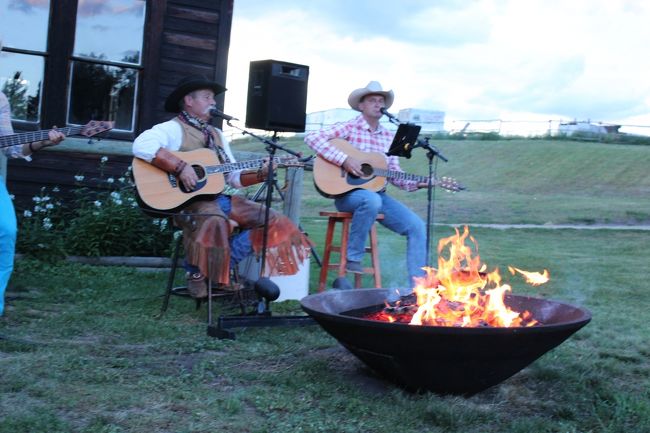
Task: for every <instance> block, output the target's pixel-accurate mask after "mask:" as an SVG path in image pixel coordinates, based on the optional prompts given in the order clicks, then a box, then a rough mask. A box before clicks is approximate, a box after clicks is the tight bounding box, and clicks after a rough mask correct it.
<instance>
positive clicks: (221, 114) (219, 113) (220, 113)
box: [210, 108, 239, 122]
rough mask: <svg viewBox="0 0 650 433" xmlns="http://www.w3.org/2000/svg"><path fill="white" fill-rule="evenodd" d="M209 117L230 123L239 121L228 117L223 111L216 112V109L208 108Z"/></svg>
mask: <svg viewBox="0 0 650 433" xmlns="http://www.w3.org/2000/svg"><path fill="white" fill-rule="evenodd" d="M210 116H212V117H221V118H222V119H224V120H225V121H227V122H230V121H231V120H239V119H238V118H236V117H233V116H228V115H227V114H225V113H224V112H223V111H221V110H217V109H216V108H210Z"/></svg>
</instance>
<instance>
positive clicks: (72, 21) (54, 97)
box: [2, 0, 166, 140]
mask: <svg viewBox="0 0 650 433" xmlns="http://www.w3.org/2000/svg"><path fill="white" fill-rule="evenodd" d="M160 3H162V4H160ZM164 3H166V2H164V1H158V2H154V1H151V0H145V16H144V34H143V36H142V38H143V40H142V53H141V63H140V65H135V64H131V65H128V66H125V64H124V63H121V62H115V61H108V60H107V61H96V62H93V61H92V59H89V58H86V57H81V56H75V55H73V50H74V45H75V35H76V25H77V8H78V0H51V1H50V11H49V19H48V30H47V43H46V48H45V52H41V51H34V50H26V49H19V48H11V47H3V48H2V50H3V51H6V52H10V53H18V54H27V55H36V56H41V57H43V60H44V71H43V83H42V86H41V95H40V98H41V101H40V103H41V113H40V114H41V117H40V122H32V121H25V120H15V119H12V125H13V127H14V129H15V130H17V131H36V130H40V129H49V128H51V127H52V126H54V125H57V126H68V123H67V118H68V110H69V108H70V107H69V103H70V101H69V95H70V87H71V84H72V83H71V75H72V64H73V62H75V61H81V62H88V63H97V64H105V65H108V66H117V67H128V68H131V69H134V70H136V71H137V82H138V85H137V86H136V89H135V96H134V107H133V117H134V121H133V131H124V130H122V131H117V130H111V131H110V132H108V134H107V135H106V136H107V137H108V138H114V139H118V140H119V139H122V140H133V139H134V138H135V136H137V134H138V133H139V131H140V130H141V128H140V123H141V121H142V118H143V115H144V117H148V116H147V115H146V114H145V111H144V110H143V101H146V100H150V99H151V98H150V97H148V96H146V95H150V94H151V92H152V91H154V89H153V88H152V87H151V86H150V85H145V83H144V82H143V78H144V75H145V71H147V70H149V71H154V70H155V66H156V64H155V62H156V58H155V57H154V56H153V55H152V54H155V53H149V48H150V47H155V46H156V43H159V42H160V41H159V39H157V38H156V36H155V35H153V34H152V32H150V31H149V28H150V26H151V25H154V26H155V27H157V28H160V27H161V24H162V20H163V11H164V8H165V6H164ZM159 37H160V36H158V38H159ZM156 41H157V42H156ZM57 83H64V85H58V84H57ZM148 84H152V83H148ZM149 110H151V108H149ZM96 120H105V119H96Z"/></svg>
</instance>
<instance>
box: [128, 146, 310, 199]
mask: <svg viewBox="0 0 650 433" xmlns="http://www.w3.org/2000/svg"><path fill="white" fill-rule="evenodd" d="M171 153H172V154H174V155H176V156H178V157H179V158H181V159H182V160H184V161H185V162H187V164H188V165H190V166H191V167H192V168H193V169H194V172H195V173H196V175H197V176H198V178H199V181H198V182H197V184H196V186H195V188H194V189H193V190H191V191H190V190H188V189H187V188H185V186H184V185H183V183H182V182H180V181H179V180H178V178H177V177H176V176H174V175H173V174H171V173H167V172H166V171H164V170H161V169H159V168H157V167H154V166H153V165H152V164H150V163H148V162H146V161H144V160H142V159H140V158H133V180H134V182H135V187H136V190H137V193H138V196H139V199H140V201H141V202H142V203H143V204H144V205H145V206H146V207H148V208H150V209H153V210H157V211H165V212H172V211H176V210H178V209H180V208H182V207H183V206H184V205H186V203H188V202H190V201H192V200H198V199H206V198H210V197H214V196H216V195H217V194H219V193H220V192H221V191H223V189H224V187H225V185H226V180H225V178H224V173H228V172H232V171H237V170H245V169H253V168H258V167H259V166H260V165H262V163H263V162H264V159H250V160H246V161H241V162H231V163H226V164H221V163H220V161H219V158H218V157H217V154H216V153H215V151H214V150H212V149H208V148H205V149H196V150H191V151H188V152H171ZM273 165H274V167H275V166H282V167H289V166H297V167H299V166H303V165H304V163H302V162H300V161H299V160H298V159H297V158H295V157H276V158H273Z"/></svg>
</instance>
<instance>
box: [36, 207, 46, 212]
mask: <svg viewBox="0 0 650 433" xmlns="http://www.w3.org/2000/svg"><path fill="white" fill-rule="evenodd" d="M34 212H45V208H44V207H40V206H34Z"/></svg>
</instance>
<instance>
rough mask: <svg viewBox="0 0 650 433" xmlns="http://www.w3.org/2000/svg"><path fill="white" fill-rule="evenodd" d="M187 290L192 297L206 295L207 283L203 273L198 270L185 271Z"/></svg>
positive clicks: (198, 297) (203, 296)
mask: <svg viewBox="0 0 650 433" xmlns="http://www.w3.org/2000/svg"><path fill="white" fill-rule="evenodd" d="M185 277H186V278H187V291H188V292H189V294H190V296H191V297H193V298H197V299H201V298H206V297H207V296H208V285H207V283H206V281H205V275H203V274H201V273H200V272H195V273H189V272H188V273H187V274H185Z"/></svg>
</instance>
